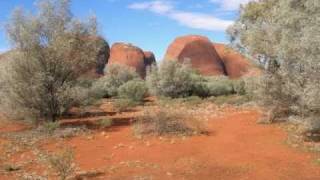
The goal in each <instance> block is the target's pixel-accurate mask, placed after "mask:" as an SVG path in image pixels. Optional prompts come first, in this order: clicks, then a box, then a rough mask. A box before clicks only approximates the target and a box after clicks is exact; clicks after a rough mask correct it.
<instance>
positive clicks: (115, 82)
mask: <svg viewBox="0 0 320 180" xmlns="http://www.w3.org/2000/svg"><path fill="white" fill-rule="evenodd" d="M136 79H140V77H139V75H138V74H137V72H136V71H135V70H134V69H133V68H131V67H128V66H125V65H120V64H112V65H108V66H107V67H106V71H105V75H104V77H102V78H100V79H99V80H98V81H97V82H95V83H94V85H93V88H94V89H95V92H96V94H97V95H98V96H105V97H114V96H117V95H118V89H119V87H120V86H122V85H123V84H125V83H127V82H128V81H131V80H136Z"/></svg>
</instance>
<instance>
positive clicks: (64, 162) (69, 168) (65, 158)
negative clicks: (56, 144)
mask: <svg viewBox="0 0 320 180" xmlns="http://www.w3.org/2000/svg"><path fill="white" fill-rule="evenodd" d="M48 160H49V164H50V166H51V167H52V168H53V169H54V170H55V171H56V173H57V174H58V175H59V178H60V179H61V180H65V179H67V178H69V177H70V176H71V175H73V173H74V171H75V165H74V162H73V161H74V152H73V151H72V150H71V149H63V150H61V151H59V152H57V153H54V154H50V155H49V157H48Z"/></svg>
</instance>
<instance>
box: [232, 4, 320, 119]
mask: <svg viewBox="0 0 320 180" xmlns="http://www.w3.org/2000/svg"><path fill="white" fill-rule="evenodd" d="M319 7H320V4H319V3H318V2H315V1H314V0H305V1H296V0H282V1H277V0H263V1H254V2H251V3H249V4H248V5H247V6H244V7H243V8H242V10H241V13H240V17H239V19H238V20H237V21H236V23H235V24H234V25H233V26H232V27H231V29H230V31H229V33H230V35H231V41H232V43H233V44H236V46H239V47H240V48H241V49H242V50H244V52H245V53H247V54H248V55H250V56H251V57H254V56H255V57H263V61H264V62H266V63H265V69H266V72H265V74H264V75H263V76H262V77H261V79H260V80H259V87H260V88H258V90H257V91H256V92H258V94H259V95H258V96H257V97H258V100H259V101H260V102H261V103H263V104H264V105H268V106H274V108H272V109H274V110H278V109H279V108H280V107H281V108H282V109H283V110H284V111H287V112H288V113H287V114H288V115H294V116H296V115H297V116H300V117H301V118H303V119H308V118H312V117H318V116H319V114H320V104H319V102H320V99H319V97H320V96H319V95H320V88H319V86H320V80H319V78H318V77H319V76H320V70H319V69H320V64H319V55H320V54H319V45H320V38H318V37H319V31H318V27H319V19H318V18H317V17H319V16H320V11H319ZM306 24H307V26H306ZM257 37H260V38H257ZM257 55H259V56H257ZM259 60H260V59H259ZM278 113H280V112H278Z"/></svg>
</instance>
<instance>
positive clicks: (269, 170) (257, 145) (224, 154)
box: [43, 107, 320, 180]
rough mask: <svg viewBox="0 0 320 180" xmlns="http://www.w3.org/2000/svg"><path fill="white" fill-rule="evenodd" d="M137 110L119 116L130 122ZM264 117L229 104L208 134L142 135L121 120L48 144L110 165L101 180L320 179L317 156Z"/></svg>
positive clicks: (95, 165) (89, 165)
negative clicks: (290, 140) (266, 122)
mask: <svg viewBox="0 0 320 180" xmlns="http://www.w3.org/2000/svg"><path fill="white" fill-rule="evenodd" d="M132 113H135V112H131V114H130V113H124V114H122V115H120V116H119V117H121V118H119V117H117V118H115V119H116V121H117V120H119V121H121V122H124V121H125V120H128V121H129V120H130V117H131V115H132ZM259 116H260V113H259V112H258V111H257V110H255V109H249V108H247V109H240V108H239V109H238V108H232V107H228V108H224V109H223V110H222V112H221V115H219V116H216V117H212V118H210V119H209V121H208V124H209V129H208V130H209V132H210V133H209V135H203V136H195V137H185V138H183V137H175V138H170V137H158V138H155V137H145V138H142V139H138V138H136V137H134V136H133V132H132V128H131V127H130V125H127V124H125V123H119V126H116V127H112V128H110V129H108V130H106V131H105V132H102V131H99V132H98V131H96V132H95V133H94V134H93V135H92V136H91V137H88V136H78V137H74V138H71V139H67V140H65V141H60V142H56V141H53V142H48V143H46V144H44V145H43V148H44V149H48V150H50V151H56V150H57V149H59V148H60V145H64V146H66V145H69V146H71V147H73V148H74V150H75V154H76V163H77V164H78V165H79V166H80V167H81V169H82V170H92V169H103V170H105V172H106V173H105V174H104V175H103V176H100V177H96V179H119V180H126V179H190V180H191V179H201V180H202V179H204V180H207V179H208V180H211V179H223V180H225V179H254V180H256V179H259V180H264V179H266V180H270V179H272V180H277V179H279V180H286V179H288V180H293V179H297V180H301V179H307V180H313V179H314V180H316V179H319V178H320V166H319V165H316V164H315V163H314V162H313V161H314V160H315V158H316V155H315V154H313V153H307V152H303V151H301V150H299V149H294V148H291V147H289V146H288V145H286V144H285V140H286V137H287V135H286V133H285V132H284V131H283V130H282V129H281V128H279V127H278V126H277V125H261V124H257V123H256V121H257V119H258V118H259ZM126 117H128V119H127V118H126ZM116 124H117V122H116Z"/></svg>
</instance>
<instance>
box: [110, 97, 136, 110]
mask: <svg viewBox="0 0 320 180" xmlns="http://www.w3.org/2000/svg"><path fill="white" fill-rule="evenodd" d="M139 104H140V103H139V102H137V101H133V100H131V99H117V100H115V102H114V107H115V108H116V110H117V111H118V112H125V111H127V110H128V109H130V108H133V107H135V106H137V105H139Z"/></svg>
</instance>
